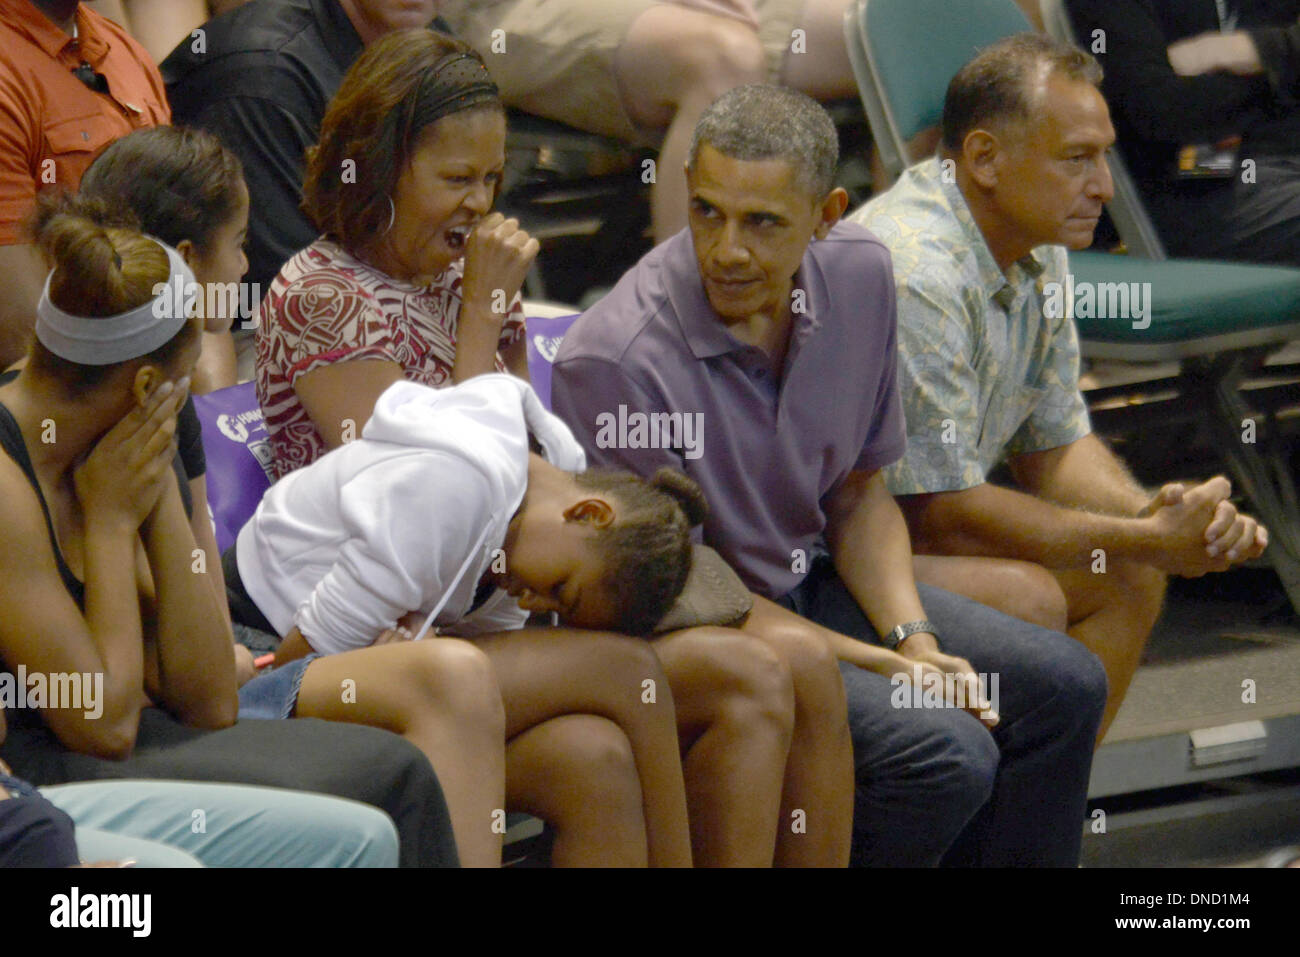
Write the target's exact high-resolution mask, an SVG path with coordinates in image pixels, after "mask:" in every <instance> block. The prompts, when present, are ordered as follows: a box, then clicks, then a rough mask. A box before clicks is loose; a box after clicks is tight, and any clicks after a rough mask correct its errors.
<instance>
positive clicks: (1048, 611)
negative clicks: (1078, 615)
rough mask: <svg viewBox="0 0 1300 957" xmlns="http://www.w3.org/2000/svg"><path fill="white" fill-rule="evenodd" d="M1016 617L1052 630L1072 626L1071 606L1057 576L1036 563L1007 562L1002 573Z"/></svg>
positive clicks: (1061, 629) (1062, 629)
mask: <svg viewBox="0 0 1300 957" xmlns="http://www.w3.org/2000/svg"><path fill="white" fill-rule="evenodd" d="M1003 574H1004V576H1005V578H1006V589H1007V594H1009V595H1012V596H1013V598H1012V601H1013V602H1014V603H1015V606H1016V609H1017V611H1016V617H1017V618H1019V619H1021V620H1022V621H1027V622H1029V623H1030V624H1033V625H1041V626H1043V627H1044V628H1050V629H1051V630H1052V631H1065V629H1066V628H1067V627H1068V626H1069V621H1070V607H1069V603H1068V602H1067V601H1066V599H1065V592H1064V591H1063V590H1062V588H1061V583H1060V582H1058V581H1057V580H1056V576H1055V575H1053V574H1052V573H1051V572H1049V571H1048V570H1047V569H1046V568H1044V567H1043V566H1042V565H1038V564H1035V563H1034V562H1020V561H1012V562H1008V563H1007V565H1006V567H1005V570H1004V572H1003Z"/></svg>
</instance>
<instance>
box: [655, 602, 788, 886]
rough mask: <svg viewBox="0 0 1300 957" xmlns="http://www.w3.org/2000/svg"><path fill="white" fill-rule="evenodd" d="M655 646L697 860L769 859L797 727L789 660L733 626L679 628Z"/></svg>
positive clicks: (765, 862) (749, 862)
mask: <svg viewBox="0 0 1300 957" xmlns="http://www.w3.org/2000/svg"><path fill="white" fill-rule="evenodd" d="M654 648H655V652H656V653H657V654H658V655H659V660H660V661H662V662H663V667H664V671H665V672H666V673H667V675H668V680H669V681H670V682H671V683H672V687H673V698H674V700H675V702H676V706H677V720H678V728H679V734H680V737H681V742H682V746H683V749H684V754H685V758H684V761H683V764H684V767H685V773H686V795H687V801H688V803H689V804H690V809H691V844H692V847H693V848H694V851H695V863H696V865H697V866H701V867H769V866H771V864H772V860H773V855H774V853H775V849H776V827H775V826H774V825H775V824H776V821H777V817H778V815H779V814H780V813H781V792H782V782H783V780H784V776H785V764H786V758H787V755H788V754H789V750H790V737H791V731H792V728H793V726H794V687H793V682H792V680H791V677H790V669H789V667H788V666H787V665H786V664H785V662H783V661H782V660H781V658H780V656H779V655H777V654H776V653H775V652H774V651H772V649H770V648H768V647H767V646H766V645H764V644H763V643H761V642H759V641H756V640H755V639H754V638H753V637H752V636H750V635H746V634H745V633H743V632H741V631H738V630H736V629H730V628H722V629H716V628H691V629H687V630H685V631H678V632H673V633H671V634H667V635H664V636H662V637H660V638H658V639H656V640H655V641H654Z"/></svg>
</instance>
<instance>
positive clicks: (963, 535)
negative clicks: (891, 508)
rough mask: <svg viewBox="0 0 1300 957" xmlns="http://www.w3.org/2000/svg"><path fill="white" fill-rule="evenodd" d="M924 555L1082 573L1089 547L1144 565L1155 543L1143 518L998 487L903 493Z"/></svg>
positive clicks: (903, 505) (902, 501) (903, 503)
mask: <svg viewBox="0 0 1300 957" xmlns="http://www.w3.org/2000/svg"><path fill="white" fill-rule="evenodd" d="M898 504H899V506H900V507H901V508H902V510H903V514H904V515H905V516H906V517H907V522H908V527H909V528H910V529H911V532H912V538H913V541H914V543H915V548H916V551H917V552H918V553H919V554H922V555H977V556H989V557H996V558H1018V559H1021V560H1024V561H1030V562H1036V563H1038V564H1039V565H1043V566H1045V567H1047V568H1080V567H1084V566H1086V565H1088V564H1089V563H1090V562H1091V561H1092V560H1093V557H1094V556H1093V550H1094V549H1097V548H1101V549H1105V550H1106V552H1107V553H1108V554H1111V555H1114V556H1117V557H1119V556H1123V557H1126V558H1130V559H1134V560H1137V561H1144V562H1145V561H1149V560H1150V557H1151V556H1152V555H1153V554H1154V551H1155V547H1156V541H1155V536H1154V534H1153V532H1152V531H1151V530H1150V529H1148V528H1147V527H1146V526H1145V525H1144V524H1143V523H1142V522H1141V521H1140V520H1137V519H1130V518H1121V517H1118V516H1114V515H1101V514H1094V513H1091V512H1086V511H1082V510H1079V509H1074V508H1068V507H1066V506H1062V505H1057V504H1055V503H1053V502H1048V501H1045V500H1043V499H1040V498H1038V497H1037V496H1035V495H1030V494H1027V493H1025V492H1020V491H1016V490H1014V489H1009V488H1003V487H1001V486H998V485H990V484H988V483H985V484H983V485H976V486H974V487H973V488H968V489H962V490H960V491H956V492H933V493H929V494H924V495H906V496H900V497H899V499H898Z"/></svg>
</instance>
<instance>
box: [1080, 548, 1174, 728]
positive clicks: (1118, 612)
mask: <svg viewBox="0 0 1300 957" xmlns="http://www.w3.org/2000/svg"><path fill="white" fill-rule="evenodd" d="M1056 577H1057V580H1058V581H1059V582H1060V583H1061V588H1062V589H1063V590H1064V591H1065V596H1066V598H1067V599H1068V601H1069V603H1070V627H1069V634H1070V637H1071V638H1076V639H1078V640H1079V641H1081V642H1082V643H1083V644H1084V646H1085V647H1086V648H1087V649H1088V650H1089V651H1091V652H1092V653H1093V654H1095V655H1096V656H1097V657H1098V658H1100V659H1101V663H1102V666H1103V667H1104V668H1105V669H1106V681H1107V683H1108V684H1109V686H1110V690H1109V692H1108V693H1107V695H1106V710H1105V711H1104V712H1103V713H1102V716H1101V727H1100V728H1099V729H1098V731H1097V743H1098V744H1101V742H1102V740H1103V739H1104V738H1105V737H1106V731H1107V730H1108V729H1109V728H1110V723H1111V722H1112V721H1114V720H1115V714H1116V713H1117V712H1118V711H1119V706H1120V705H1121V704H1123V702H1124V695H1125V694H1127V693H1128V686H1129V683H1130V682H1132V680H1133V675H1134V674H1135V673H1136V672H1137V670H1138V666H1139V665H1141V664H1142V651H1143V649H1144V648H1146V644H1147V638H1148V637H1149V636H1150V635H1151V629H1152V628H1154V627H1155V624H1156V619H1157V618H1159V617H1160V608H1161V605H1162V604H1163V603H1164V597H1165V584H1166V582H1165V575H1164V573H1163V572H1161V571H1160V570H1159V569H1157V568H1152V567H1151V566H1150V565H1138V564H1134V563H1131V562H1112V563H1111V564H1110V566H1109V567H1108V568H1107V569H1106V571H1105V572H1103V573H1099V574H1094V573H1093V572H1092V571H1091V570H1090V569H1086V568H1085V569H1070V570H1069V571H1061V572H1057V573H1056Z"/></svg>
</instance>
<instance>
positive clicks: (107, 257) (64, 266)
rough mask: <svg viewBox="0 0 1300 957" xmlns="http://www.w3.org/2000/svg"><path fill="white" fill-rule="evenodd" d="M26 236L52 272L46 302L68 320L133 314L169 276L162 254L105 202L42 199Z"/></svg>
mask: <svg viewBox="0 0 1300 957" xmlns="http://www.w3.org/2000/svg"><path fill="white" fill-rule="evenodd" d="M32 233H33V234H34V236H35V238H36V242H37V244H38V245H39V246H40V248H41V250H42V251H43V252H44V253H45V255H46V256H47V257H48V258H49V260H50V262H51V264H52V265H53V267H54V275H53V277H52V278H51V279H50V299H51V301H53V303H54V304H55V305H56V306H58V307H59V308H60V309H64V310H66V311H68V312H71V313H73V314H74V315H79V316H112V315H116V314H118V313H120V312H126V311H127V310H128V309H133V308H135V307H136V306H138V305H140V304H141V303H144V302H148V301H149V299H150V297H151V296H152V288H153V286H154V284H155V283H157V282H161V281H165V280H166V278H167V276H168V275H169V274H170V272H171V269H170V265H169V264H168V262H167V254H166V253H164V252H163V251H162V249H161V248H160V247H159V246H158V244H157V243H155V242H153V241H152V240H148V239H145V238H144V237H143V236H141V235H140V234H139V232H138V227H137V226H136V224H135V221H134V217H132V216H131V215H130V214H129V212H127V211H126V210H124V209H123V208H122V207H121V206H120V205H118V204H113V203H109V202H107V201H105V200H101V199H92V198H90V197H86V196H69V195H57V194H55V195H43V196H41V197H39V198H38V200H37V208H36V214H35V216H34V218H33V220H32Z"/></svg>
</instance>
